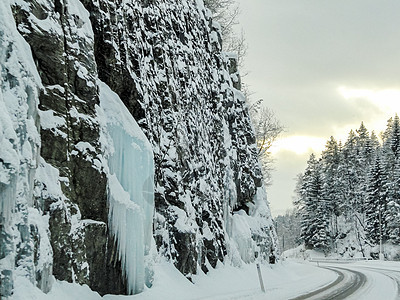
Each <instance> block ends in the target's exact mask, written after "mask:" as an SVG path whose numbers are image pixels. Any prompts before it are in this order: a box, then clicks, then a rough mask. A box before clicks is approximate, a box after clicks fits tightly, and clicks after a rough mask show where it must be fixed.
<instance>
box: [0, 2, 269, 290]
mask: <svg viewBox="0 0 400 300" xmlns="http://www.w3.org/2000/svg"><path fill="white" fill-rule="evenodd" d="M0 5H1V6H0V8H1V11H0V13H1V17H2V18H1V20H0V26H1V27H0V41H1V43H2V47H1V48H0V62H1V68H2V69H1V72H2V82H1V89H0V92H1V94H0V116H1V119H0V141H1V143H2V147H1V148H0V159H1V160H0V194H1V196H4V198H3V197H2V201H1V204H0V217H1V223H0V224H1V225H2V227H1V231H2V232H4V233H6V234H5V235H2V239H3V238H4V239H5V240H6V242H5V243H2V244H1V246H0V247H3V249H2V250H4V251H3V252H2V253H4V257H1V258H0V259H1V264H2V267H1V272H2V282H6V283H5V284H4V285H3V284H2V288H3V287H5V288H4V289H6V291H5V292H6V293H8V294H9V293H10V292H11V291H12V285H13V284H12V282H11V281H12V280H11V279H12V278H13V275H14V274H12V273H13V272H14V269H13V268H14V267H13V266H14V265H17V267H16V269H15V271H16V272H15V274H17V275H18V276H17V277H16V278H17V280H19V279H21V278H22V281H23V280H24V279H26V278H27V279H28V281H29V282H31V283H33V284H35V285H37V286H38V287H40V288H41V289H42V290H43V291H45V292H50V293H51V292H52V291H51V290H50V287H51V284H52V282H53V277H52V275H53V276H54V277H55V278H56V279H57V280H63V281H69V282H76V283H79V284H87V285H88V286H90V288H92V289H93V290H96V291H98V292H99V294H101V295H104V294H108V293H113V294H126V293H137V292H140V291H142V290H146V288H145V285H147V286H150V285H151V282H152V277H151V276H150V274H151V273H152V271H151V268H150V267H149V266H148V265H149V261H150V260H151V259H150V258H149V256H151V254H150V253H153V252H152V251H158V253H159V254H160V255H163V256H165V257H166V258H168V259H170V260H171V262H173V264H174V265H175V267H177V269H178V270H179V271H180V272H181V273H183V274H184V275H186V276H187V278H192V276H194V274H196V273H198V272H201V271H204V272H207V271H209V270H210V269H211V268H214V267H217V266H218V265H219V264H220V263H221V262H223V261H229V260H231V261H232V262H233V263H234V264H235V265H241V264H242V263H243V261H245V262H251V261H254V259H255V256H256V252H259V253H260V254H261V255H260V257H261V258H262V259H265V257H266V256H268V254H269V253H270V252H271V251H274V248H275V245H274V233H273V228H272V223H271V217H270V214H269V209H268V203H267V200H266V195H265V193H264V194H263V192H260V191H263V188H262V174H261V169H260V166H259V164H258V158H257V153H256V145H255V137H254V132H253V129H252V126H251V123H250V118H249V113H248V110H247V106H246V103H245V98H244V96H243V94H242V93H241V92H240V91H239V89H240V76H239V74H238V72H237V66H236V60H235V57H234V56H232V55H225V54H223V53H222V52H221V44H220V43H221V35H220V26H219V25H218V24H217V23H215V22H213V20H212V18H211V12H210V10H209V9H207V8H206V7H205V6H204V3H203V1H201V0H197V1H187V0H183V1H174V0H157V1H124V0H116V1H109V0H99V1H88V0H81V1H78V0H65V1H56V2H54V1H51V0H29V1H28V0H12V1H11V0H6V1H3V2H2V3H1V4H0ZM10 6H11V7H12V9H10ZM12 14H14V16H12ZM14 20H15V22H16V23H17V24H15V22H14ZM22 37H23V38H22ZM24 39H25V41H26V42H27V43H28V44H29V45H28V44H27V43H26V42H25V41H24ZM32 56H33V57H34V58H35V60H33V59H32ZM99 79H100V80H102V82H101V81H99ZM103 82H104V83H103ZM39 89H40V91H39ZM114 92H115V93H114ZM122 102H123V103H124V104H125V106H126V107H125V106H124V105H123V104H122ZM37 106H38V108H37ZM38 116H40V117H41V121H40V126H39V117H38ZM132 116H133V118H134V119H135V120H136V122H137V123H136V122H135V121H134V119H133V118H132ZM39 127H40V138H41V144H42V147H41V148H40V156H41V157H40V158H39V144H40V141H39V135H38V133H37V131H38V128H39ZM142 131H143V133H144V134H143V133H142ZM3 145H4V146H3ZM35 171H36V174H35ZM153 180H154V183H153ZM33 183H34V184H33ZM33 190H34V193H33V194H32V191H33ZM14 195H18V197H16V198H15V197H14ZM3 199H4V200H3ZM32 199H33V201H32ZM15 200H16V202H15ZM153 220H154V227H153V226H152V224H153V223H152V222H153ZM4 222H7V226H4V225H5V224H6V223H4ZM16 225H18V226H16ZM17 227H18V230H21V233H22V234H20V235H18V234H17V232H16V230H17V229H16V228H17ZM153 230H154V231H153ZM152 234H153V235H154V239H153V237H152ZM15 236H18V240H13V237H15ZM19 237H20V238H19ZM3 245H4V246H3ZM36 250H40V253H36V252H35V251H36ZM20 254H21V255H20ZM22 254H23V255H22ZM2 255H3V254H2ZM16 255H19V256H18V261H15V256H16ZM3 258H7V259H3ZM227 258H228V259H227ZM3 273H4V274H5V275H4V274H3ZM7 280H9V283H8V282H7ZM55 285H57V282H56V283H55ZM49 290H50V291H49ZM5 292H4V291H3V290H2V293H3V294H2V295H4V293H5Z"/></svg>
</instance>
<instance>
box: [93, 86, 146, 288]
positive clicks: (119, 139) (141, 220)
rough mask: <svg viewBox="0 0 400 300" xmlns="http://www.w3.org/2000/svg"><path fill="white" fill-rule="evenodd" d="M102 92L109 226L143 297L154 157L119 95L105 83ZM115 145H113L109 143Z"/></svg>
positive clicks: (129, 275)
mask: <svg viewBox="0 0 400 300" xmlns="http://www.w3.org/2000/svg"><path fill="white" fill-rule="evenodd" d="M98 85H99V88H100V107H101V109H102V110H103V112H104V114H100V115H101V116H100V118H103V120H101V121H100V123H101V124H103V126H105V127H106V128H105V131H106V132H105V133H103V134H106V135H108V136H106V137H104V136H103V137H101V140H102V141H103V142H106V143H108V145H104V146H105V151H106V152H107V151H108V152H109V153H106V154H108V167H109V171H110V175H109V184H108V199H109V205H110V210H109V223H110V227H111V232H112V234H113V235H114V237H115V239H116V242H117V246H118V252H119V258H120V260H121V264H122V268H123V270H124V272H125V275H126V277H127V280H128V292H129V293H138V292H141V291H142V290H143V288H144V284H145V282H146V280H148V279H147V278H145V277H146V270H145V256H146V255H147V254H148V253H149V251H150V246H151V238H152V224H153V223H152V222H153V213H154V183H153V180H154V162H153V152H152V148H151V146H150V143H149V142H148V140H147V138H146V137H145V135H144V134H143V133H142V131H141V129H140V128H139V126H138V125H137V123H136V121H135V120H134V119H133V117H132V116H131V114H130V113H129V112H128V110H127V109H126V107H125V106H124V104H123V103H122V101H121V100H120V99H119V97H118V95H116V94H115V93H114V92H112V91H111V89H110V88H109V87H108V86H107V85H106V84H104V83H102V82H98ZM110 143H111V144H112V145H109V144H110Z"/></svg>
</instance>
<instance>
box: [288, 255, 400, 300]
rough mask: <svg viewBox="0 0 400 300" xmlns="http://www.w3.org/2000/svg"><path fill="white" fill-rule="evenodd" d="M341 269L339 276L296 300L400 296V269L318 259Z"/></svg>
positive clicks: (324, 264) (331, 268)
mask: <svg viewBox="0 0 400 300" xmlns="http://www.w3.org/2000/svg"><path fill="white" fill-rule="evenodd" d="M316 263H317V264H318V265H319V267H320V268H324V269H327V270H331V271H332V272H335V273H337V279H336V280H335V281H333V282H331V283H329V284H327V285H325V286H322V287H319V288H318V289H316V290H313V291H309V292H307V293H305V294H301V295H300V296H298V297H295V298H292V299H293V300H304V299H332V300H339V299H382V300H383V299H385V300H386V299H396V300H397V299H400V269H395V268H393V267H390V266H389V267H388V266H386V265H384V264H383V265H380V264H379V262H372V263H369V262H363V263H339V262H337V263H332V262H326V261H324V262H316Z"/></svg>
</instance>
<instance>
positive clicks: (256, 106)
mask: <svg viewBox="0 0 400 300" xmlns="http://www.w3.org/2000/svg"><path fill="white" fill-rule="evenodd" d="M262 103H263V100H262V99H260V100H258V101H256V102H254V103H253V104H250V105H249V113H250V117H251V119H252V122H253V126H254V132H255V135H256V140H257V154H258V157H259V159H260V163H261V166H262V169H263V173H264V180H265V184H266V185H270V184H271V171H272V170H273V159H272V157H271V153H270V151H269V150H270V148H271V146H272V145H273V143H274V142H275V141H276V139H277V138H278V137H279V136H280V134H281V133H282V132H283V131H284V130H285V127H284V126H283V125H282V124H281V123H280V122H279V120H278V119H277V118H276V116H275V113H274V112H273V111H272V110H271V109H269V108H267V107H264V106H262Z"/></svg>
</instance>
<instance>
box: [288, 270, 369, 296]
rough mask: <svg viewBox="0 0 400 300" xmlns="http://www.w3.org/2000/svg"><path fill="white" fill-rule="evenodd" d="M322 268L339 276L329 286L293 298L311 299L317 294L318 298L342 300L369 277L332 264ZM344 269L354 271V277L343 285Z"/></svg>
mask: <svg viewBox="0 0 400 300" xmlns="http://www.w3.org/2000/svg"><path fill="white" fill-rule="evenodd" d="M321 268H324V269H328V270H331V271H333V272H336V273H337V274H338V275H339V276H338V278H337V279H336V280H335V281H334V282H332V283H330V284H328V285H327V286H324V287H322V288H320V289H317V290H315V291H312V292H310V293H307V294H304V295H301V296H299V297H296V298H292V300H305V299H310V298H312V297H315V296H317V298H316V299H329V300H341V299H344V298H346V297H348V296H350V295H352V294H353V293H354V292H356V291H357V290H358V289H359V288H361V287H362V286H363V285H364V284H365V282H366V281H367V277H366V276H365V275H364V274H363V273H361V272H358V271H354V270H350V269H346V268H341V267H332V266H329V267H321ZM343 271H346V272H350V273H353V274H354V279H352V280H350V281H349V282H347V283H345V284H344V285H343V286H340V285H339V284H340V283H341V282H342V281H343V280H344V278H345V274H344V273H343ZM336 286H338V288H336V289H335V287H336ZM330 290H331V291H330Z"/></svg>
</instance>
